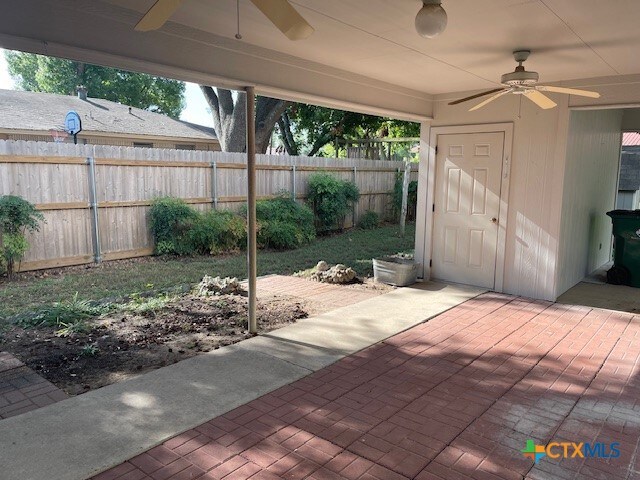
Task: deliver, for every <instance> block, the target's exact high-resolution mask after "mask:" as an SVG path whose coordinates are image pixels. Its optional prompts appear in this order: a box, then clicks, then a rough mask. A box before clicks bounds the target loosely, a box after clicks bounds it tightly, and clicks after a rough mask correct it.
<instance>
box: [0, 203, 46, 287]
mask: <svg viewBox="0 0 640 480" xmlns="http://www.w3.org/2000/svg"><path fill="white" fill-rule="evenodd" d="M42 221H44V217H43V215H42V213H40V212H39V211H38V210H36V207H35V206H34V205H33V204H31V203H29V202H27V201H26V200H25V199H23V198H21V197H17V196H15V195H5V196H2V197H0V235H1V236H0V257H2V262H1V263H2V265H4V266H5V268H6V270H7V273H8V275H9V276H10V277H11V276H13V273H14V271H15V265H16V263H20V261H21V260H22V259H23V258H24V255H25V253H26V252H27V250H28V249H29V242H27V239H26V237H25V232H26V231H32V232H33V231H37V230H39V228H40V223H41V222H42Z"/></svg>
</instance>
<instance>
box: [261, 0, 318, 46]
mask: <svg viewBox="0 0 640 480" xmlns="http://www.w3.org/2000/svg"><path fill="white" fill-rule="evenodd" d="M251 3H253V4H254V5H255V6H256V7H258V9H259V10H260V11H261V12H262V13H263V14H264V16H265V17H267V18H268V19H269V20H271V23H273V24H274V25H275V26H276V28H278V30H280V31H281V32H282V33H284V34H285V35H286V36H287V38H288V39H289V40H304V39H305V38H309V37H310V36H311V34H312V33H313V32H314V29H313V27H312V26H311V25H309V23H307V21H306V20H305V19H304V18H303V17H302V15H300V14H299V13H298V11H297V10H296V9H295V8H293V6H292V5H291V4H290V3H289V2H288V1H287V0H251Z"/></svg>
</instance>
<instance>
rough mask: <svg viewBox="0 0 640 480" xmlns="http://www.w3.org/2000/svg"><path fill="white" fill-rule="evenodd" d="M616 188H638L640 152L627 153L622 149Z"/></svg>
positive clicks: (639, 182) (639, 188) (639, 187)
mask: <svg viewBox="0 0 640 480" xmlns="http://www.w3.org/2000/svg"><path fill="white" fill-rule="evenodd" d="M623 148H624V149H627V148H628V147H623ZM618 190H631V191H635V190H640V153H628V152H625V151H624V150H623V153H622V160H621V162H620V184H619V186H618Z"/></svg>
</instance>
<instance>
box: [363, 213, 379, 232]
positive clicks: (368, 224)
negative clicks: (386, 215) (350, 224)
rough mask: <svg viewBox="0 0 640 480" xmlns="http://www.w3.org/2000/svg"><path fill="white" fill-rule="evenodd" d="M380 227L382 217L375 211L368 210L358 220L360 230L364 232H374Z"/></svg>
mask: <svg viewBox="0 0 640 480" xmlns="http://www.w3.org/2000/svg"><path fill="white" fill-rule="evenodd" d="M378 225H380V217H379V216H378V214H377V213H376V212H374V211H373V210H367V211H366V212H365V213H364V215H362V216H361V217H360V220H358V228H361V229H363V230H373V229H374V228H377V227H378Z"/></svg>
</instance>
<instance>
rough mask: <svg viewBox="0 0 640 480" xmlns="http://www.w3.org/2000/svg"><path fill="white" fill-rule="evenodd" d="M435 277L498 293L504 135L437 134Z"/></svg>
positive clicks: (433, 274) (434, 236)
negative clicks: (496, 277)
mask: <svg viewBox="0 0 640 480" xmlns="http://www.w3.org/2000/svg"><path fill="white" fill-rule="evenodd" d="M437 146H438V150H437V154H436V177H435V191H434V205H433V212H434V215H433V227H434V228H433V252H432V277H433V278H437V279H441V280H447V281H451V282H456V283H464V284H468V285H476V286H479V287H485V288H494V286H495V274H496V254H497V245H498V228H499V225H498V222H499V220H498V219H499V218H500V186H501V183H502V182H501V180H502V178H501V177H502V161H503V151H504V133H502V132H500V133H469V134H451V135H448V134H447V135H438V140H437Z"/></svg>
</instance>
